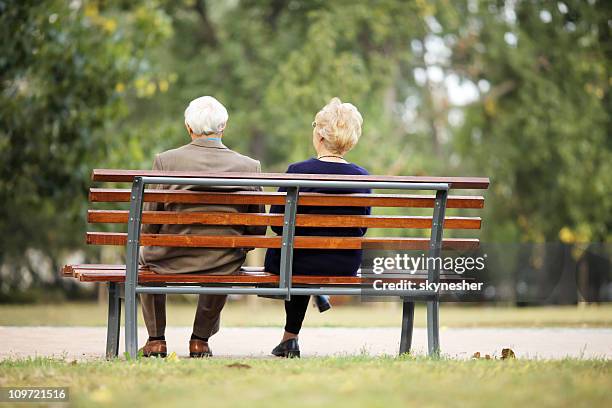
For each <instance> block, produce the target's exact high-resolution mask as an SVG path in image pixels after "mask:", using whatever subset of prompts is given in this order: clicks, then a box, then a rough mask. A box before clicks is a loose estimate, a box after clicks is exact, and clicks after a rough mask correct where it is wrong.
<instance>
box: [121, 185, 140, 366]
mask: <svg viewBox="0 0 612 408" xmlns="http://www.w3.org/2000/svg"><path fill="white" fill-rule="evenodd" d="M143 196H144V183H143V181H142V177H135V178H134V182H133V183H132V194H131V200H130V213H129V220H128V235H127V238H128V239H127V245H126V262H125V267H126V268H125V351H126V353H127V355H128V356H129V358H136V357H137V353H138V314H137V310H136V308H137V307H138V303H137V301H136V285H137V284H138V248H139V244H140V218H141V217H142V202H143Z"/></svg>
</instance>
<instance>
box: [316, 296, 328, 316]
mask: <svg viewBox="0 0 612 408" xmlns="http://www.w3.org/2000/svg"><path fill="white" fill-rule="evenodd" d="M314 301H315V305H317V308H318V309H319V313H323V312H325V311H327V310H329V309H331V307H332V306H331V303H329V296H325V295H319V296H315V297H314Z"/></svg>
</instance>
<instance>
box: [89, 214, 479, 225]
mask: <svg viewBox="0 0 612 408" xmlns="http://www.w3.org/2000/svg"><path fill="white" fill-rule="evenodd" d="M128 217H129V212H128V211H127V210H89V211H88V212H87V221H88V222H89V223H116V224H126V223H127V222H128ZM142 223H143V224H203V225H251V226H254V225H257V226H268V225H271V226H279V227H280V226H282V225H283V214H256V213H221V212H187V211H183V212H176V211H143V213H142ZM431 223H432V217H423V216H386V215H322V214H298V215H297V216H296V226H298V227H338V226H342V227H362V228H363V227H366V228H431ZM480 224H481V219H480V217H446V218H445V220H444V227H445V228H449V229H480Z"/></svg>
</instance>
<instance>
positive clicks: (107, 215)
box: [87, 170, 489, 249]
mask: <svg viewBox="0 0 612 408" xmlns="http://www.w3.org/2000/svg"><path fill="white" fill-rule="evenodd" d="M135 177H181V178H193V179H195V178H198V179H216V178H224V179H228V178H229V179H234V180H237V182H238V181H239V180H245V179H249V180H260V181H261V182H262V183H264V182H269V183H275V182H279V181H283V182H295V181H297V180H302V181H303V180H306V181H315V182H317V181H324V182H328V181H329V182H358V183H360V182H366V183H379V184H381V183H382V184H384V183H399V184H402V185H403V184H405V185H408V184H419V185H422V186H424V188H423V190H426V189H430V188H425V187H431V185H433V184H432V183H435V184H436V185H440V184H442V185H447V186H448V189H471V190H480V189H486V188H487V187H488V185H489V180H488V178H481V177H406V176H357V177H356V176H342V175H320V174H316V175H314V174H311V175H302V174H299V175H298V174H284V173H205V174H203V173H196V172H162V171H151V170H94V172H93V175H92V179H93V181H97V182H130V183H131V182H133V180H134V179H135ZM374 185H376V184H374ZM130 198H131V190H129V189H117V188H91V189H90V193H89V199H90V201H91V202H92V203H100V202H106V203H109V202H112V203H124V202H129V201H130ZM438 198H439V197H438ZM286 199H287V196H286V194H285V193H277V192H203V191H188V190H151V189H146V190H145V191H144V201H146V202H162V203H186V204H232V205H244V204H264V205H284V204H286ZM436 204H437V201H436V195H414V194H380V193H377V194H317V193H299V198H298V205H300V206H347V207H350V206H370V207H373V211H375V210H374V208H376V207H399V208H432V209H435V207H436ZM442 205H443V206H444V207H445V208H449V209H481V208H483V206H484V198H483V197H482V196H472V195H448V196H446V195H445V196H444V202H443V203H442ZM443 214H444V213H443ZM128 217H129V214H128V211H127V210H107V209H104V210H100V209H90V210H89V212H88V221H89V222H90V223H96V224H100V223H110V224H126V223H127V222H128ZM141 222H142V223H143V224H203V225H247V226H263V225H266V226H282V225H283V223H284V215H283V214H253V213H210V212H205V213H204V212H172V211H150V212H147V211H144V212H143V213H142V219H141ZM433 225H434V216H433V215H432V216H423V215H321V214H301V215H300V214H298V215H297V216H296V217H295V226H298V227H367V228H400V229H431V228H432V226H433ZM480 227H481V219H480V217H473V216H470V217H458V216H444V224H443V228H445V229H458V230H477V229H480ZM87 243H88V244H94V245H122V246H123V245H126V243H127V234H126V233H109V232H88V233H87ZM291 243H292V246H293V248H326V249H359V248H372V249H427V248H429V244H430V238H424V237H423V236H422V235H421V236H414V237H410V236H408V237H406V236H385V237H378V236H375V237H369V236H367V235H366V236H365V237H328V236H326V237H312V236H308V237H306V236H296V237H295V239H294V240H292V242H291ZM139 244H140V245H142V246H151V245H152V246H177V247H211V248H219V247H248V248H279V247H281V246H282V242H281V237H276V236H246V235H245V236H234V235H232V236H203V235H197V236H194V235H190V236H188V235H178V234H142V235H141V236H140V242H139ZM477 246H478V239H476V238H453V239H445V240H443V241H442V247H443V248H448V249H473V248H476V247H477Z"/></svg>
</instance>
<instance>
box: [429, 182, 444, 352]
mask: <svg viewBox="0 0 612 408" xmlns="http://www.w3.org/2000/svg"><path fill="white" fill-rule="evenodd" d="M447 198H448V190H438V191H436V201H435V205H434V211H433V217H432V224H431V238H430V240H429V256H430V257H431V258H439V257H440V254H441V252H442V235H443V233H444V214H445V212H446V200H447ZM440 267H441V265H440V264H437V263H434V264H433V265H432V266H430V267H429V270H428V271H427V279H428V281H429V282H431V283H437V282H439V281H440ZM439 314H440V295H439V294H438V293H436V294H435V295H434V296H433V298H432V299H430V300H428V301H427V349H428V351H429V356H430V357H437V356H439V355H440V319H439Z"/></svg>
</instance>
